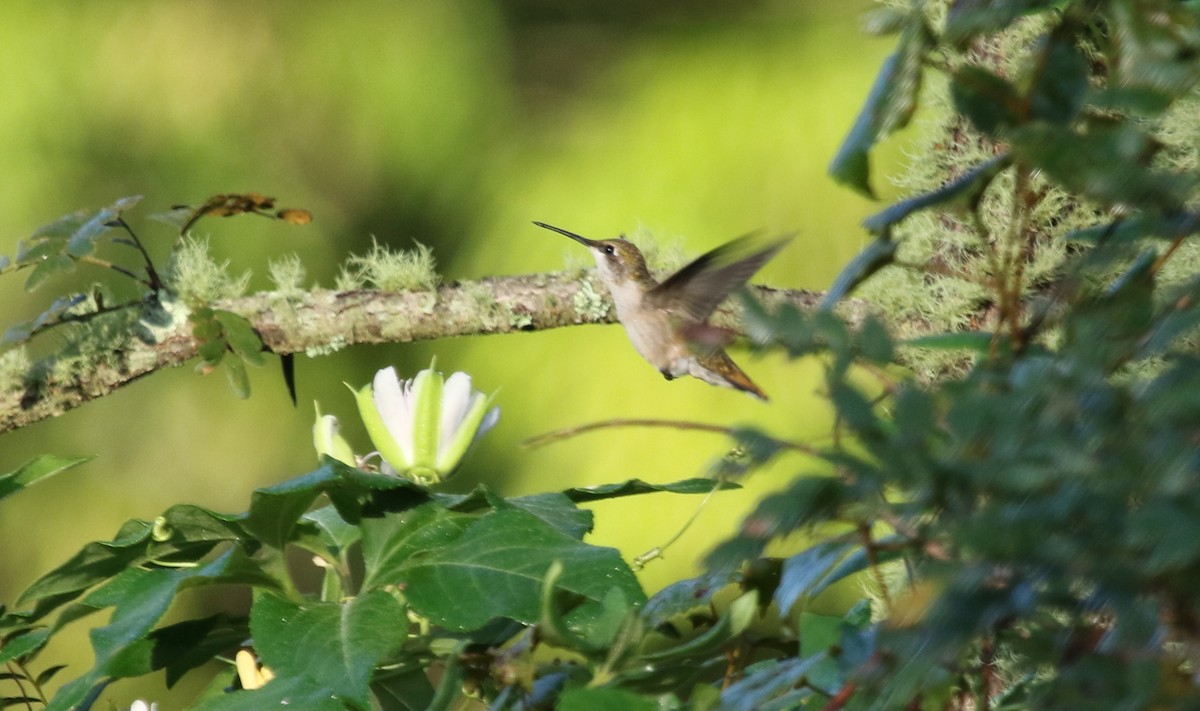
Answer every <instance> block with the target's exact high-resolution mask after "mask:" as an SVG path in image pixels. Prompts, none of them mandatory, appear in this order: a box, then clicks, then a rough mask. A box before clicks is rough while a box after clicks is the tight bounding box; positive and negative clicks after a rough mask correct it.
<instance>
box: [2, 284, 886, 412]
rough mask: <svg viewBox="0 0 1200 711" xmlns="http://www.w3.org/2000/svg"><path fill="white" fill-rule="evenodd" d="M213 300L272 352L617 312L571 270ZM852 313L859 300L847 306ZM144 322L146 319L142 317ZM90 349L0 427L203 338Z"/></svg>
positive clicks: (93, 390) (859, 309)
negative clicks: (425, 285)
mask: <svg viewBox="0 0 1200 711" xmlns="http://www.w3.org/2000/svg"><path fill="white" fill-rule="evenodd" d="M751 288H752V290H753V292H754V294H755V296H756V297H757V298H758V299H759V300H761V301H762V302H763V303H764V304H766V305H768V306H774V305H777V304H779V303H781V302H785V301H788V302H791V303H793V304H795V305H796V306H797V307H799V308H802V309H809V308H813V307H815V306H816V304H817V302H818V301H819V299H820V295H819V294H817V293H814V292H807V291H790V290H780V289H770V288H766V287H751ZM212 306H213V308H218V309H224V310H228V311H232V312H234V313H237V314H239V315H241V316H243V317H245V318H246V319H247V320H249V321H250V323H251V325H252V326H253V327H254V329H255V330H256V331H257V332H258V334H259V336H260V337H261V338H262V341H263V344H264V347H265V348H266V349H267V350H269V351H271V352H273V353H278V354H281V355H282V354H288V353H304V354H308V355H320V354H322V353H329V352H333V351H335V350H338V349H340V348H343V347H345V346H350V345H355V344H359V343H398V342H409V341H421V340H432V339H437V338H447V337H451V336H470V335H484V334H493V333H511V332H513V331H540V330H545V329H550V328H559V327H562V326H573V325H580V324H589V323H612V322H614V321H615V316H614V314H613V311H612V308H611V303H610V301H609V299H608V296H607V295H606V294H605V292H604V290H603V287H600V286H598V285H597V284H595V283H594V282H592V281H591V280H590V279H588V278H580V276H579V273H578V272H561V273H552V274H531V275H524V276H512V277H492V278H488V279H482V280H480V281H468V282H459V283H450V284H444V285H442V286H439V287H438V288H437V289H435V290H430V291H407V292H385V291H375V290H362V291H340V292H339V291H329V290H315V291H311V292H301V291H296V292H295V293H290V294H289V293H283V292H262V293H258V294H253V295H250V296H246V297H242V298H238V299H230V300H225V301H220V302H216V303H214V304H212ZM845 308H846V310H845V315H846V317H847V318H848V319H850V320H851V321H852V322H854V321H858V320H859V319H861V318H862V316H863V314H864V313H865V308H864V307H863V305H862V304H854V303H850V304H847V305H846V307H845ZM735 311H736V308H735V307H734V306H731V305H726V306H725V307H723V308H722V309H721V310H720V311H719V312H718V313H717V314H716V316H714V319H713V322H714V323H716V324H718V325H722V326H725V327H728V328H732V329H734V330H740V329H739V327H738V323H737V317H736V313H735ZM143 325H145V324H143ZM139 330H141V331H144V333H142V334H141V335H140V337H134V335H133V334H128V335H126V336H125V337H121V338H116V339H114V340H113V341H112V343H111V344H101V347H100V348H98V349H97V348H95V347H94V346H93V348H92V349H91V350H90V351H88V352H87V353H86V354H85V357H82V358H76V359H73V360H72V362H71V364H70V367H63V365H62V364H61V363H59V364H55V363H53V362H49V363H42V364H40V367H37V368H35V369H34V372H33V373H31V374H30V376H29V377H28V378H27V380H26V382H24V383H21V384H19V385H17V386H14V387H9V388H6V389H4V390H3V391H0V432H7V431H9V430H15V429H19V428H21V427H24V426H26V425H29V424H32V423H34V422H37V421H39V420H42V419H45V418H47V417H53V416H55V415H59V414H62V413H64V412H66V411H68V410H71V409H73V408H75V407H78V406H79V405H82V404H83V403H85V402H87V401H89V400H93V399H95V398H99V397H103V396H104V395H107V394H108V393H110V392H113V391H114V390H116V389H117V388H120V387H122V386H123V385H126V384H128V383H130V382H133V381H134V380H137V379H138V378H141V377H143V376H145V375H149V374H150V373H152V372H154V371H155V370H158V369H160V368H165V367H168V366H178V365H182V364H183V363H185V362H187V361H188V360H190V359H192V358H194V357H195V356H196V355H197V349H198V347H199V345H200V342H199V340H198V339H196V338H195V337H194V336H193V334H192V328H191V324H190V322H189V321H188V320H187V318H186V314H184V315H182V316H180V315H179V314H175V318H173V319H171V320H170V321H169V322H168V323H166V324H165V325H162V326H161V327H154V326H150V325H146V328H143V329H139Z"/></svg>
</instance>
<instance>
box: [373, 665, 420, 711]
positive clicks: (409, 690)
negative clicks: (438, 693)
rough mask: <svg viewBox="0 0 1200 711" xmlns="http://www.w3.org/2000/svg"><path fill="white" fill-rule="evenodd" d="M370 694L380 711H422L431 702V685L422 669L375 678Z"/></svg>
mask: <svg viewBox="0 0 1200 711" xmlns="http://www.w3.org/2000/svg"><path fill="white" fill-rule="evenodd" d="M371 693H372V694H373V695H374V696H375V701H376V702H377V703H378V704H379V708H380V709H381V711H424V710H425V709H426V708H428V707H429V705H430V703H431V702H432V701H433V685H432V684H430V683H429V676H428V675H426V673H425V670H424V669H414V670H412V671H408V672H405V673H403V674H395V673H393V674H389V675H387V676H382V677H380V676H377V677H376V678H375V680H374V681H372V682H371Z"/></svg>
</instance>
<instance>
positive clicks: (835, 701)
mask: <svg viewBox="0 0 1200 711" xmlns="http://www.w3.org/2000/svg"><path fill="white" fill-rule="evenodd" d="M857 690H858V685H857V684H855V683H854V682H852V681H849V682H846V685H845V686H843V687H842V688H841V689H840V690H839V691H838V692H837V694H835V695H834V697H833V698H832V699H830V700H829V703H827V704H825V705H824V706H822V707H821V711H840V709H842V708H843V707H845V705H846V703H847V702H848V701H850V699H851V698H853V697H854V692H855V691H857Z"/></svg>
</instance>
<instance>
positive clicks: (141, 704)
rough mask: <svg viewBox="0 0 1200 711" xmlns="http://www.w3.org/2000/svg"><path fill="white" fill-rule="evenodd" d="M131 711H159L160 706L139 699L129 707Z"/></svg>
mask: <svg viewBox="0 0 1200 711" xmlns="http://www.w3.org/2000/svg"><path fill="white" fill-rule="evenodd" d="M129 711H158V704H148V703H146V702H145V701H142V700H141V699H138V700H137V701H134V702H133V703H132V704H131V705H130V706H129Z"/></svg>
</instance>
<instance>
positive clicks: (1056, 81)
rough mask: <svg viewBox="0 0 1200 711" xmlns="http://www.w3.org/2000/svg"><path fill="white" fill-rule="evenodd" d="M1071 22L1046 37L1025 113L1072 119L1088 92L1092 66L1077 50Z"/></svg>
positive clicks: (1055, 119)
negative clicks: (1027, 110) (1027, 109)
mask: <svg viewBox="0 0 1200 711" xmlns="http://www.w3.org/2000/svg"><path fill="white" fill-rule="evenodd" d="M1075 29H1076V28H1075V27H1074V23H1072V22H1064V23H1063V24H1061V25H1059V26H1058V27H1057V28H1055V30H1054V32H1053V33H1052V34H1051V35H1050V36H1049V37H1047V38H1046V40H1045V44H1044V47H1043V48H1042V51H1041V56H1040V57H1039V58H1038V59H1039V61H1038V63H1037V66H1038V73H1037V75H1036V76H1035V77H1034V81H1033V84H1032V86H1030V88H1029V94H1028V96H1029V117H1030V119H1031V120H1033V121H1046V122H1047V123H1056V124H1060V125H1066V124H1069V123H1070V122H1072V121H1074V120H1075V117H1076V116H1078V115H1079V110H1080V109H1081V108H1082V107H1083V98H1084V96H1085V95H1086V94H1087V92H1088V84H1089V81H1090V78H1091V73H1092V68H1091V64H1090V63H1089V62H1088V59H1087V57H1084V56H1083V54H1082V53H1081V52H1080V51H1079V48H1078V45H1077V42H1078V37H1077V36H1076V31H1075Z"/></svg>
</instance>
